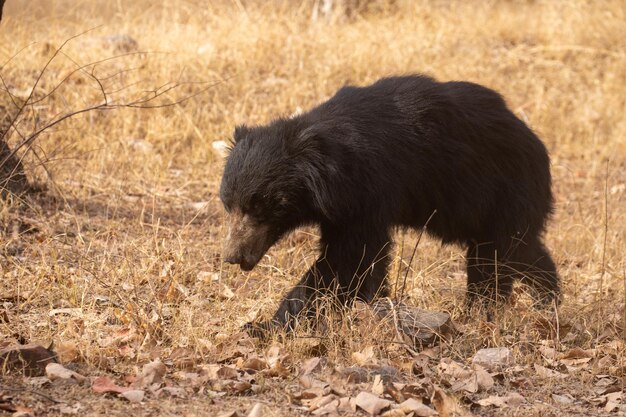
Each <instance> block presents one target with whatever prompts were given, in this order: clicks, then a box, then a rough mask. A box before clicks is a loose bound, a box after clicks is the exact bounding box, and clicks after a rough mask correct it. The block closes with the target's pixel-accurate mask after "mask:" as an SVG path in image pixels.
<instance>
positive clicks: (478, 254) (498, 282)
mask: <svg viewBox="0 0 626 417" xmlns="http://www.w3.org/2000/svg"><path fill="white" fill-rule="evenodd" d="M501 256H502V252H501V251H499V250H498V246H497V245H495V244H494V243H492V242H487V243H474V242H471V243H470V244H469V247H468V249H467V255H466V260H467V296H466V308H467V309H471V308H472V307H474V306H480V307H487V308H489V309H490V308H491V307H493V306H494V304H497V303H499V302H502V301H504V300H506V299H507V298H508V297H509V295H510V294H511V290H512V287H513V276H512V274H511V273H510V271H509V270H508V268H506V267H504V266H505V265H503V263H502V262H501V259H502V257H501Z"/></svg>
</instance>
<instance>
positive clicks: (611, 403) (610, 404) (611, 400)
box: [604, 391, 623, 413]
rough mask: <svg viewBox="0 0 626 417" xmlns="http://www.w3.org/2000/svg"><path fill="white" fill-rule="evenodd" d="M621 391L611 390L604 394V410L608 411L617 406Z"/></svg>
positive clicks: (619, 402)
mask: <svg viewBox="0 0 626 417" xmlns="http://www.w3.org/2000/svg"><path fill="white" fill-rule="evenodd" d="M622 396H623V392H621V391H620V392H612V393H610V394H606V395H604V397H606V405H605V406H604V411H606V412H607V413H610V412H612V411H614V410H616V409H618V408H619V406H620V404H621V402H622Z"/></svg>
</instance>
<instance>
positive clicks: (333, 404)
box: [311, 396, 339, 416]
mask: <svg viewBox="0 0 626 417" xmlns="http://www.w3.org/2000/svg"><path fill="white" fill-rule="evenodd" d="M329 397H331V396H329ZM332 397H335V396H332ZM338 406H339V400H337V399H336V397H335V399H333V400H331V401H329V402H327V403H325V404H324V405H322V406H320V407H319V408H317V409H316V410H315V411H313V412H312V413H311V414H313V415H314V416H325V415H329V414H330V415H332V416H336V415H337V414H338Z"/></svg>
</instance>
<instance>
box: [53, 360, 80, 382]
mask: <svg viewBox="0 0 626 417" xmlns="http://www.w3.org/2000/svg"><path fill="white" fill-rule="evenodd" d="M46 376H47V377H48V379H49V380H50V381H54V380H57V379H61V380H65V381H74V382H83V381H85V380H86V379H87V378H85V377H84V376H82V375H81V374H79V373H77V372H74V371H70V370H69V369H67V368H65V367H64V366H63V365H61V364H60V363H49V364H48V365H46Z"/></svg>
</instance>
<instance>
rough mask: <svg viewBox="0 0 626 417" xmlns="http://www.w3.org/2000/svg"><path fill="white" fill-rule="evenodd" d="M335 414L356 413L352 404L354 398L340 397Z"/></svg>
mask: <svg viewBox="0 0 626 417" xmlns="http://www.w3.org/2000/svg"><path fill="white" fill-rule="evenodd" d="M337 412H339V413H355V412H356V404H355V403H354V398H351V397H342V398H340V399H339V402H338V404H337Z"/></svg>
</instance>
